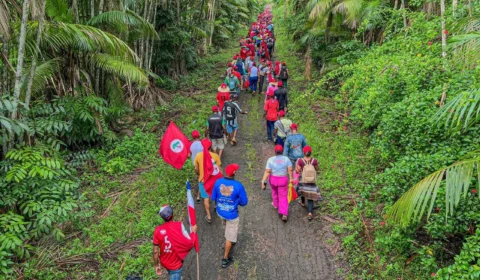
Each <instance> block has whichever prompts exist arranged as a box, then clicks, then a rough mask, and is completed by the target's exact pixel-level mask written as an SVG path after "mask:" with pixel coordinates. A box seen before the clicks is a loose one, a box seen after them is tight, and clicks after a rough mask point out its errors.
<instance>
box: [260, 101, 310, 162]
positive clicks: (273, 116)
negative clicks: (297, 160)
mask: <svg viewBox="0 0 480 280" xmlns="http://www.w3.org/2000/svg"><path fill="white" fill-rule="evenodd" d="M263 110H264V111H265V119H266V121H267V140H268V141H273V129H274V125H275V122H276V121H277V119H278V101H277V100H275V98H273V92H267V100H266V101H265V105H264V106H263ZM302 156H303V155H302Z"/></svg>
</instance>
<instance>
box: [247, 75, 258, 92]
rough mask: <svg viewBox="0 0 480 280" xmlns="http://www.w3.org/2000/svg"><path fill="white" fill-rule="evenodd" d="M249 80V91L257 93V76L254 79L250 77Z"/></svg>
mask: <svg viewBox="0 0 480 280" xmlns="http://www.w3.org/2000/svg"><path fill="white" fill-rule="evenodd" d="M249 80H250V89H251V90H252V91H257V82H258V77H257V76H255V77H250V78H249Z"/></svg>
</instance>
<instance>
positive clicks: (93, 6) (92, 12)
mask: <svg viewBox="0 0 480 280" xmlns="http://www.w3.org/2000/svg"><path fill="white" fill-rule="evenodd" d="M94 16H95V0H90V18H93V17H94Z"/></svg>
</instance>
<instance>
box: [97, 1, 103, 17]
mask: <svg viewBox="0 0 480 280" xmlns="http://www.w3.org/2000/svg"><path fill="white" fill-rule="evenodd" d="M103 6H104V1H103V0H100V3H99V4H98V14H101V13H103Z"/></svg>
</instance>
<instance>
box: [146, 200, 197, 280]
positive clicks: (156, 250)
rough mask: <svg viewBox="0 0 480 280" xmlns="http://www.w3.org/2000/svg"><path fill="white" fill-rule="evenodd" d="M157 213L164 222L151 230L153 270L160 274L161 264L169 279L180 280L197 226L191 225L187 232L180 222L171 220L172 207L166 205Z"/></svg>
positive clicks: (194, 240)
mask: <svg viewBox="0 0 480 280" xmlns="http://www.w3.org/2000/svg"><path fill="white" fill-rule="evenodd" d="M159 214H160V216H161V217H162V219H163V220H164V221H165V222H164V223H163V224H162V225H159V226H157V227H156V228H155V230H154V232H153V262H154V264H155V272H156V274H157V275H158V276H160V275H161V274H162V268H161V266H163V267H164V268H165V269H166V270H167V271H168V274H169V275H170V280H181V279H182V270H183V260H184V259H185V257H186V256H187V255H188V253H189V252H190V251H191V250H192V248H193V247H194V246H195V242H196V240H197V234H196V232H197V226H196V225H195V226H193V227H192V232H191V233H190V234H189V233H188V232H187V231H186V229H185V227H184V225H183V223H182V222H175V221H173V209H172V208H171V207H170V206H168V205H164V206H162V208H160V212H159ZM160 265H161V266H160Z"/></svg>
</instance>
